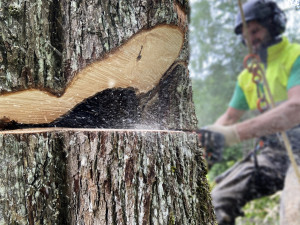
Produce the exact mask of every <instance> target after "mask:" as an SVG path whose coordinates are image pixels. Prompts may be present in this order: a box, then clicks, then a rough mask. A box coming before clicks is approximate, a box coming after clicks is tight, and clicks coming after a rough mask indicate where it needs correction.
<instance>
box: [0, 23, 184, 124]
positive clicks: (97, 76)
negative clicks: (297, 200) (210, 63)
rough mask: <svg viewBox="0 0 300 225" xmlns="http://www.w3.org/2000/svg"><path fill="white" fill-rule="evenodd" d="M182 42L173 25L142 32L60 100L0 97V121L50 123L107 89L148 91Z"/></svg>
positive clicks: (32, 92)
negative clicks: (2, 119)
mask: <svg viewBox="0 0 300 225" xmlns="http://www.w3.org/2000/svg"><path fill="white" fill-rule="evenodd" d="M183 40H184V34H183V32H182V31H181V30H180V29H179V28H178V27H175V26H170V25H161V26H157V27H155V28H153V29H150V30H146V31H142V32H140V33H138V34H136V35H135V36H133V37H132V38H131V39H130V40H129V41H128V42H126V43H125V44H123V45H122V46H121V47H119V48H118V49H117V50H115V51H113V52H111V53H110V54H109V55H107V56H106V57H105V58H103V59H101V60H99V61H96V62H94V63H92V64H90V65H88V66H87V67H86V68H84V69H83V70H81V71H80V72H79V73H78V74H77V75H76V76H75V78H74V79H73V81H72V82H71V83H70V85H69V86H68V87H67V88H66V91H65V93H64V94H63V95H62V96H61V97H56V96H54V95H52V94H50V93H49V92H46V91H42V90H38V89H29V90H24V91H19V92H13V93H5V94H3V95H0V105H1V107H0V119H1V118H9V120H14V121H16V122H18V123H25V124H41V123H50V122H52V121H54V120H55V119H57V118H59V117H61V116H62V115H64V114H66V113H67V112H69V111H70V110H72V108H74V107H75V106H76V105H77V104H79V103H81V102H82V101H84V100H85V99H87V98H89V97H91V96H93V95H95V94H96V93H98V92H101V91H103V90H105V89H107V88H127V87H131V88H134V89H135V90H136V91H137V92H138V93H145V92H148V91H149V90H151V89H152V88H153V87H155V86H156V85H157V84H158V82H159V80H160V79H161V77H162V75H163V74H164V73H165V72H166V71H167V70H168V68H169V67H170V66H171V65H172V64H173V63H174V61H175V60H176V59H177V58H178V56H179V53H180V50H181V48H182V45H183Z"/></svg>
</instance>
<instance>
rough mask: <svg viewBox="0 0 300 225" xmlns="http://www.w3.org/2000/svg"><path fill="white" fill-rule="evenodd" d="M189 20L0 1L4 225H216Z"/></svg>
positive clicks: (90, 4) (172, 8)
mask: <svg viewBox="0 0 300 225" xmlns="http://www.w3.org/2000/svg"><path fill="white" fill-rule="evenodd" d="M188 11H189V7H188V2H187V1H185V0H166V1H152V0H151V1H149V0H138V1H137V0H134V1H122V0H109V1H108V0H83V1H75V0H61V1H58V0H50V1H49V0H38V1H25V0H9V1H8V0H4V1H1V2H0V32H1V36H0V93H1V95H0V104H1V108H0V116H1V118H0V128H1V127H2V129H6V130H9V129H16V128H31V129H26V130H14V131H5V132H4V131H3V132H2V133H1V134H0V185H1V188H0V202H1V204H0V224H1V223H4V224H77V223H78V224H79V223H80V224H103V223H107V224H214V222H215V217H214V213H213V209H212V206H211V200H210V195H209V188H208V184H207V181H206V178H205V175H206V168H205V166H204V163H203V159H202V157H201V156H202V153H201V148H200V145H199V143H198V140H197V135H196V134H194V133H192V132H180V131H174V130H194V129H195V128H196V124H197V121H196V117H195V112H194V105H193V101H192V90H191V83H190V78H189V75H188V74H189V73H188V68H187V65H188V54H189V50H188V16H187V15H188ZM32 127H39V128H35V129H33V128H32ZM43 127H44V128H43ZM45 127H56V128H45ZM58 127H71V128H73V129H70V128H69V129H66V128H58ZM81 128H89V129H86V130H82V129H81ZM91 128H106V129H91ZM108 128H110V129H108ZM116 128H123V130H121V129H116ZM112 129H113V130H112ZM141 129H143V130H141ZM145 129H147V130H148V131H146V130H145Z"/></svg>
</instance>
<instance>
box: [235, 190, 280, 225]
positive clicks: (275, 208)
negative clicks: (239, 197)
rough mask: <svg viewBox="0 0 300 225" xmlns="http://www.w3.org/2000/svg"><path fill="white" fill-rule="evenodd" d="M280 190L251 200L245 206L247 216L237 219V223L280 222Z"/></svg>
mask: <svg viewBox="0 0 300 225" xmlns="http://www.w3.org/2000/svg"><path fill="white" fill-rule="evenodd" d="M279 201H280V192H277V193H276V194H274V195H272V196H267V197H263V198H260V199H257V200H254V201H251V202H249V203H248V204H246V205H245V206H244V208H243V210H244V213H245V216H244V217H239V218H237V219H236V225H253V224H260V225H269V224H272V225H277V224H279Z"/></svg>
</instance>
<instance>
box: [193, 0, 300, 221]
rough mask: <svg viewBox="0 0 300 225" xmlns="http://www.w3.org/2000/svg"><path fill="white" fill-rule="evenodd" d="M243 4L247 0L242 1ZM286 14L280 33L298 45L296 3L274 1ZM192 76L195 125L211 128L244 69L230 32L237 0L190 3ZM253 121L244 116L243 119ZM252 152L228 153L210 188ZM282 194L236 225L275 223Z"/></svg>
mask: <svg viewBox="0 0 300 225" xmlns="http://www.w3.org/2000/svg"><path fill="white" fill-rule="evenodd" d="M244 2H245V1H244ZM276 2H277V3H278V5H279V6H280V8H281V9H283V10H284V11H285V13H286V15H287V19H288V22H287V29H286V31H285V33H284V35H285V36H287V37H288V39H289V40H290V41H291V42H297V43H300V35H299V34H300V29H299V24H297V23H296V21H300V0H278V1H276ZM190 6H191V15H190V20H191V23H190V51H191V55H190V73H191V77H192V85H193V96H194V103H195V107H196V114H197V118H198V126H199V127H202V126H205V125H208V124H212V123H214V121H215V120H216V119H217V118H218V117H219V116H220V115H221V114H222V113H224V112H225V110H226V108H227V106H228V103H229V101H230V98H231V96H232V93H233V90H234V87H235V83H236V78H237V75H238V73H239V72H240V71H241V70H242V61H243V58H244V56H245V54H247V49H246V47H245V46H243V44H242V43H241V39H240V37H237V36H236V35H235V34H234V32H233V28H234V24H235V18H236V14H237V12H238V10H239V9H238V1H237V0H220V1H209V0H193V1H190ZM249 116H251V113H248V114H247V115H246V117H249ZM251 148H253V143H252V141H248V142H246V143H242V144H240V145H236V146H234V147H231V148H227V149H225V151H224V155H223V161H222V162H220V163H217V164H215V165H214V166H213V167H212V168H211V169H210V171H209V174H208V179H209V181H210V183H211V185H212V187H213V185H214V184H213V180H214V178H215V177H216V176H217V175H218V174H220V173H222V172H223V171H225V170H226V169H227V168H229V167H230V166H232V165H233V164H234V163H235V162H236V161H237V160H239V159H241V158H242V157H243V156H244V155H245V154H247V152H248V151H250V150H251ZM279 197H280V192H279V193H276V194H275V195H273V196H270V197H265V198H262V199H259V200H256V201H252V202H251V203H249V204H247V205H246V206H245V207H244V211H245V214H246V217H244V218H238V220H237V225H239V224H240V225H241V224H243V225H245V224H279V223H278V221H279V220H278V217H279V215H278V210H279Z"/></svg>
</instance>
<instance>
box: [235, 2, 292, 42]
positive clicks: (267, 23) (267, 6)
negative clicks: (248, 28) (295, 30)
mask: <svg viewBox="0 0 300 225" xmlns="http://www.w3.org/2000/svg"><path fill="white" fill-rule="evenodd" d="M243 10H244V14H245V20H246V21H247V22H249V21H251V20H257V21H258V22H259V23H260V24H261V25H263V26H264V27H266V28H267V29H268V30H269V32H270V34H271V35H272V36H273V37H276V36H278V35H280V34H281V33H283V32H284V30H285V26H286V21H287V19H286V16H285V13H284V12H283V11H282V10H281V9H280V8H279V7H278V6H277V4H276V2H273V1H265V0H249V1H247V2H246V3H245V4H244V5H243ZM234 32H235V33H236V34H241V32H242V18H241V15H240V13H239V14H238V15H237V18H236V24H235V28H234Z"/></svg>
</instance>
